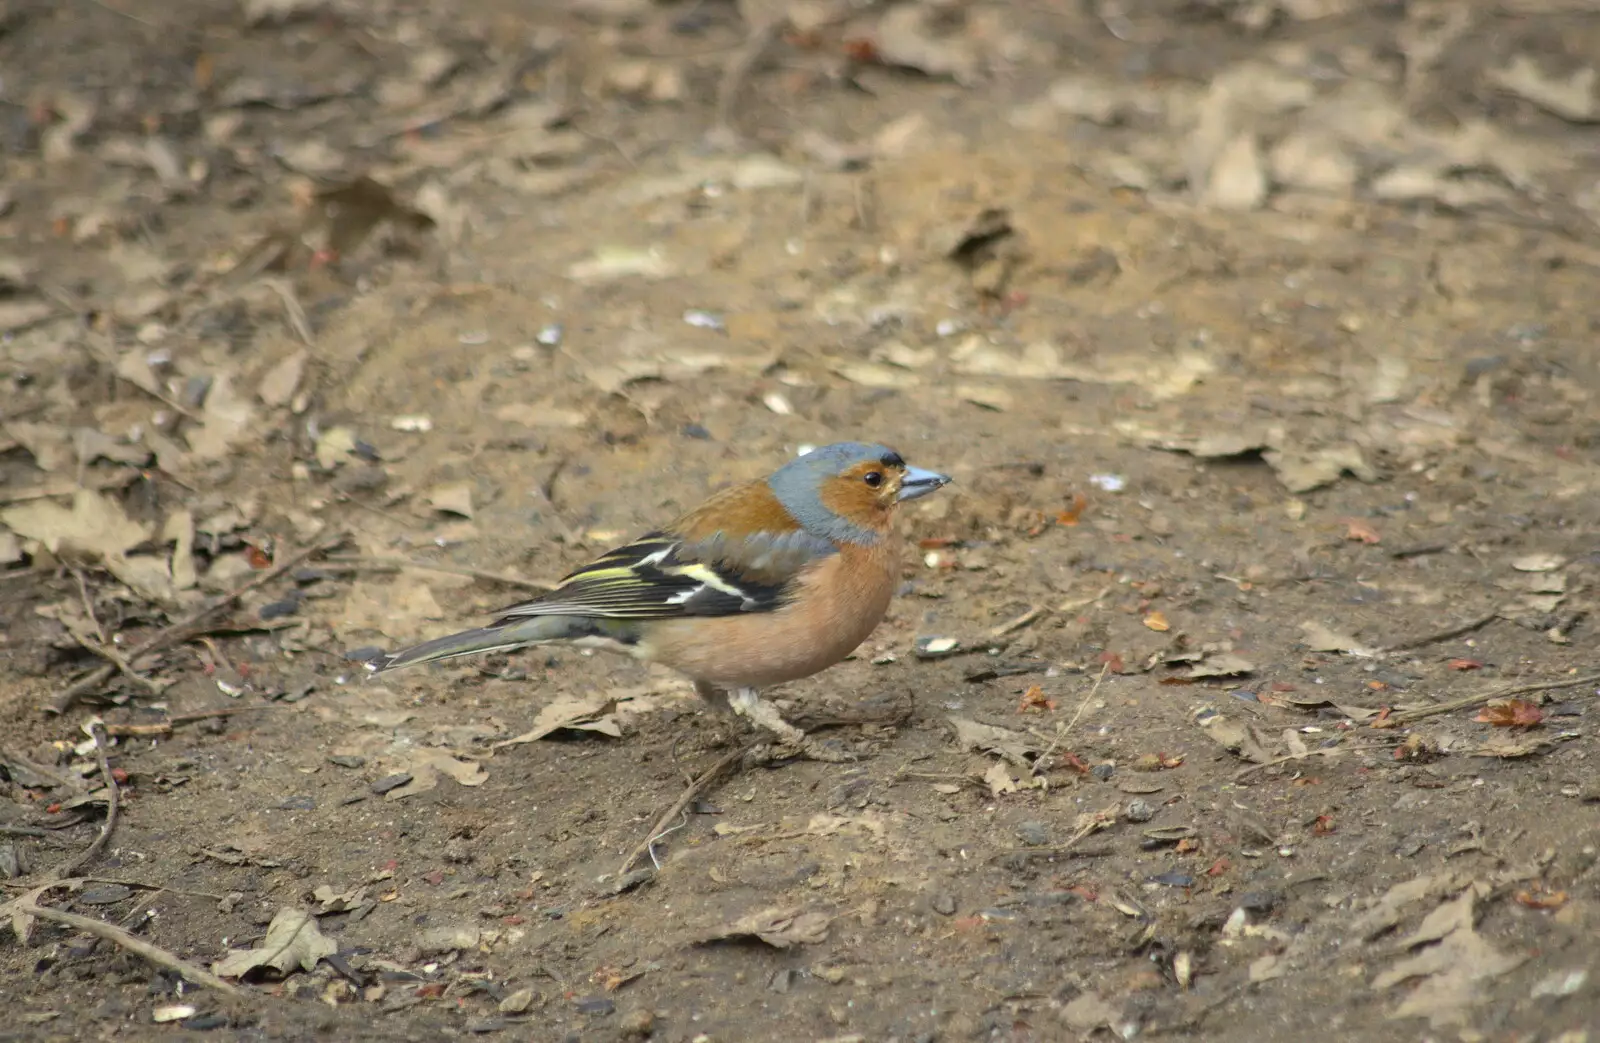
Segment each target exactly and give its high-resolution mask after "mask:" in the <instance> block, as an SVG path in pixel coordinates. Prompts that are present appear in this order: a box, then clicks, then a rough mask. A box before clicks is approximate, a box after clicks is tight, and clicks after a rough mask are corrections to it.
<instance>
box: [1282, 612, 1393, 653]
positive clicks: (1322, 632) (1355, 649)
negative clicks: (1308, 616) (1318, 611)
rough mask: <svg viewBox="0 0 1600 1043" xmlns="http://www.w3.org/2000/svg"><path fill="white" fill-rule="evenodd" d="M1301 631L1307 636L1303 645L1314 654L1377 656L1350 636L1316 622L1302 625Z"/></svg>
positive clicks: (1308, 621)
mask: <svg viewBox="0 0 1600 1043" xmlns="http://www.w3.org/2000/svg"><path fill="white" fill-rule="evenodd" d="M1300 630H1301V631H1302V632H1303V633H1304V634H1305V637H1304V638H1302V639H1301V641H1302V643H1303V644H1304V645H1305V646H1306V647H1307V648H1309V649H1311V651H1313V652H1350V653H1352V654H1354V655H1360V656H1371V655H1374V654H1376V653H1375V652H1374V650H1373V649H1371V648H1368V647H1367V646H1366V645H1363V644H1362V643H1361V642H1360V641H1357V640H1356V639H1355V638H1353V637H1351V636H1350V635H1348V634H1344V633H1340V632H1339V631H1337V630H1334V629H1332V628H1331V627H1328V626H1326V625H1325V624H1322V623H1318V622H1317V621H1316V620H1307V621H1306V622H1304V623H1301V624H1300Z"/></svg>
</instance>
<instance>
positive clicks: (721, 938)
mask: <svg viewBox="0 0 1600 1043" xmlns="http://www.w3.org/2000/svg"><path fill="white" fill-rule="evenodd" d="M832 919H833V918H832V917H831V916H829V915H828V914H826V913H818V912H802V911H801V910H800V909H798V908H781V907H778V906H774V907H773V908H771V909H762V910H761V911H760V912H755V913H750V914H749V915H747V916H741V917H739V919H737V920H735V921H733V922H732V923H729V924H724V925H721V926H718V927H714V928H712V929H711V930H710V931H709V932H706V933H704V934H702V935H701V936H700V937H698V938H696V939H695V940H694V943H695V944H697V945H709V944H711V943H713V942H738V941H748V940H751V939H754V940H756V941H760V942H765V943H766V944H768V945H770V946H772V947H773V948H774V949H788V948H790V947H791V946H795V945H817V944H820V943H821V942H823V941H825V940H826V939H827V937H828V924H829V922H831V921H832Z"/></svg>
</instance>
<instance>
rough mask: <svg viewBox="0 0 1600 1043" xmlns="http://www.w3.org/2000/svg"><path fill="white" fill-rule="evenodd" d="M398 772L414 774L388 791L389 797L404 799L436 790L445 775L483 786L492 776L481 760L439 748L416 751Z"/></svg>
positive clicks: (463, 782)
mask: <svg viewBox="0 0 1600 1043" xmlns="http://www.w3.org/2000/svg"><path fill="white" fill-rule="evenodd" d="M395 773H396V774H400V773H404V774H407V775H410V776H411V781H410V782H408V783H406V784H405V785H404V786H400V787H397V788H395V789H392V790H390V791H389V792H387V793H385V794H384V795H383V796H384V799H385V800H401V799H403V798H405V797H412V796H416V795H417V794H418V793H426V792H428V791H429V790H432V789H435V788H437V787H438V785H439V777H440V776H441V775H447V776H449V777H450V778H452V779H455V780H456V781H457V782H459V783H460V784H461V785H463V786H481V785H483V784H484V782H485V781H487V780H488V778H489V773H488V772H487V771H486V770H484V767H483V765H482V764H479V763H478V762H477V761H468V760H462V759H460V758H458V757H455V756H452V755H451V754H450V753H448V752H446V751H445V750H441V749H436V748H424V749H415V750H412V751H411V752H410V753H409V755H408V756H407V757H406V758H405V759H404V760H403V761H402V762H401V764H400V766H399V767H397V768H395Z"/></svg>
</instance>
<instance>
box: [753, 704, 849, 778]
mask: <svg viewBox="0 0 1600 1043" xmlns="http://www.w3.org/2000/svg"><path fill="white" fill-rule="evenodd" d="M728 707H729V708H730V709H731V710H733V712H734V713H736V714H738V715H739V716H741V717H743V718H745V719H746V720H748V721H749V722H750V723H751V724H754V725H756V726H757V727H759V728H765V729H766V730H767V731H769V732H771V733H772V734H774V735H776V736H777V737H778V738H779V739H780V740H781V741H782V742H783V743H784V744H785V745H788V746H793V747H794V748H795V749H796V750H798V751H799V752H800V754H801V755H802V756H805V757H809V758H810V759H811V760H815V761H827V762H829V763H835V764H836V763H840V762H843V761H850V760H854V759H855V758H854V757H852V756H850V755H849V754H847V753H841V752H838V751H836V750H831V749H829V748H827V747H826V746H824V745H822V744H821V743H819V742H818V741H817V740H815V739H813V738H812V737H811V736H809V735H807V734H806V733H805V732H804V731H802V730H800V729H799V728H796V727H795V726H794V725H792V724H790V723H789V722H788V721H786V720H784V719H783V717H782V716H781V715H780V714H779V713H778V708H777V707H775V706H773V705H772V704H771V703H768V702H763V701H762V699H761V695H760V693H758V692H757V691H756V690H755V689H754V688H735V689H734V690H733V691H732V692H730V693H728Z"/></svg>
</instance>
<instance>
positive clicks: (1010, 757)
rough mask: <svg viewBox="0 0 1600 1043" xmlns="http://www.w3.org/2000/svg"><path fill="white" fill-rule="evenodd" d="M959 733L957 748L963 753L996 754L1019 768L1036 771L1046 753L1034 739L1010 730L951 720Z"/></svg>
mask: <svg viewBox="0 0 1600 1043" xmlns="http://www.w3.org/2000/svg"><path fill="white" fill-rule="evenodd" d="M947 719H948V720H949V722H950V723H951V725H952V726H954V728H955V730H956V745H958V746H960V747H961V748H962V749H963V750H977V751H978V752H980V753H993V754H995V755H997V756H999V757H1001V758H1003V759H1004V760H1006V761H1009V762H1010V763H1011V764H1012V765H1014V766H1016V767H1018V768H1032V766H1033V758H1034V757H1036V756H1038V755H1039V753H1040V751H1041V750H1042V749H1043V747H1041V746H1040V745H1039V744H1038V743H1037V742H1036V741H1035V740H1034V739H1033V738H1032V737H1031V736H1029V735H1028V734H1026V733H1024V732H1019V731H1013V730H1011V729H1010V728H1000V727H996V726H995V725H992V724H983V723H982V722H979V721H974V720H971V719H970V718H967V717H956V716H953V715H952V716H950V717H949V718H947Z"/></svg>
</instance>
